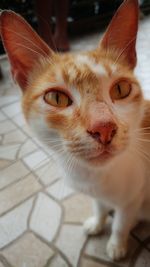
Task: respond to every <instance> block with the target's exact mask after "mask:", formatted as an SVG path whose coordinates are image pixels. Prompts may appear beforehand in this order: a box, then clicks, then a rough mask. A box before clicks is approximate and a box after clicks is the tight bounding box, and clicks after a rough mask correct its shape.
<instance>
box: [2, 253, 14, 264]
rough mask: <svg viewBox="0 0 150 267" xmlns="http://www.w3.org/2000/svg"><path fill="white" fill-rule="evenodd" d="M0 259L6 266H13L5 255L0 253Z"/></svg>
mask: <svg viewBox="0 0 150 267" xmlns="http://www.w3.org/2000/svg"><path fill="white" fill-rule="evenodd" d="M0 260H1V262H2V263H3V264H4V267H13V266H12V265H11V264H10V263H9V262H8V261H7V259H6V258H5V256H3V255H1V254H0Z"/></svg>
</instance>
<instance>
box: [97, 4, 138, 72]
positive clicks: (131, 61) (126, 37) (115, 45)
mask: <svg viewBox="0 0 150 267" xmlns="http://www.w3.org/2000/svg"><path fill="white" fill-rule="evenodd" d="M138 17H139V5H138V0H125V1H124V2H123V4H122V5H121V6H120V8H119V9H118V10H117V12H116V14H115V15H114V17H113V18H112V21H111V22H110V24H109V26H108V28H107V30H106V32H105V34H104V36H103V38H102V41H101V43H100V46H101V47H103V48H104V49H106V51H109V50H110V51H116V52H117V56H118V57H119V58H124V59H125V61H126V63H127V64H128V66H129V67H130V68H131V69H133V68H134V67H135V66H136V48H135V46H136V37H137V30H138Z"/></svg>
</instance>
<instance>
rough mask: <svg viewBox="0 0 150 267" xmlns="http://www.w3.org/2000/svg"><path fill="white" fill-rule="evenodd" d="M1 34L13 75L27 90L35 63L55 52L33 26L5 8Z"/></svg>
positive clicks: (2, 13)
mask: <svg viewBox="0 0 150 267" xmlns="http://www.w3.org/2000/svg"><path fill="white" fill-rule="evenodd" d="M0 34H1V38H2V41H3V44H4V47H5V50H6V52H7V55H8V58H9V61H10V64H11V71H12V75H13V77H14V79H15V80H16V81H17V83H18V84H19V85H20V87H21V88H22V89H23V90H25V89H26V86H27V81H28V77H29V74H30V73H31V71H32V69H33V68H34V66H35V64H37V62H38V61H39V60H40V59H41V58H45V57H49V56H50V55H52V53H53V52H52V50H51V49H50V48H49V47H48V45H47V44H46V43H45V42H44V41H43V40H42V39H41V38H40V37H39V36H38V34H37V33H36V32H35V31H34V30H33V29H32V28H31V26H30V25H29V24H28V23H27V22H26V21H25V20H24V19H23V18H22V17H21V16H20V15H18V14H16V13H14V12H13V11H9V10H4V11H2V12H1V13H0Z"/></svg>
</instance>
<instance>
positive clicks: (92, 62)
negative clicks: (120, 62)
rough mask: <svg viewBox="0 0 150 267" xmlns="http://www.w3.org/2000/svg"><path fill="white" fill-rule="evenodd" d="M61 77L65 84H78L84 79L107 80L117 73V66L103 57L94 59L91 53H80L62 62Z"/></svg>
mask: <svg viewBox="0 0 150 267" xmlns="http://www.w3.org/2000/svg"><path fill="white" fill-rule="evenodd" d="M63 64H64V65H63V67H62V75H63V78H64V79H65V81H67V82H70V83H71V82H74V83H76V82H78V80H80V82H82V81H84V80H85V78H87V79H88V81H90V80H92V81H93V80H94V79H95V80H97V78H101V77H106V78H109V77H110V76H111V75H112V74H114V73H115V72H117V66H116V65H115V64H114V63H113V62H112V61H111V60H109V61H108V60H106V59H105V58H104V57H102V56H101V57H99V58H96V57H95V56H94V54H91V53H84V54H83V53H81V54H76V55H69V56H68V57H66V58H65V62H63Z"/></svg>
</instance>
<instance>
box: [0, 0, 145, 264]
mask: <svg viewBox="0 0 150 267" xmlns="http://www.w3.org/2000/svg"><path fill="white" fill-rule="evenodd" d="M138 14H139V7H138V0H126V1H124V2H123V3H122V5H121V6H120V7H119V9H118V11H117V12H116V14H115V15H114V17H113V19H112V21H111V22H110V24H109V26H108V28H107V29H106V32H105V33H104V35H103V37H102V39H101V41H100V43H99V45H98V47H97V48H95V49H94V50H92V51H88V52H79V53H66V54H57V53H55V52H53V51H52V50H51V49H50V48H49V47H48V46H47V45H46V44H45V43H44V41H42V40H41V38H40V37H39V36H38V35H37V33H35V31H34V30H33V29H32V28H31V27H30V26H29V25H28V24H27V22H26V21H25V20H24V19H23V18H22V17H21V16H19V15H17V14H16V13H14V12H12V11H3V12H1V15H0V32H1V38H2V40H3V44H4V47H5V49H6V52H7V55H8V59H9V61H10V65H11V71H12V75H13V77H14V80H15V81H17V83H18V84H19V86H20V87H21V89H22V92H23V97H22V107H23V112H24V115H25V118H26V120H27V122H28V124H29V125H30V127H31V128H32V129H33V131H34V132H35V134H36V135H37V136H38V137H39V139H40V140H41V141H42V142H43V143H44V144H45V145H46V146H47V148H48V149H51V150H52V151H54V155H55V158H56V160H57V162H58V163H59V166H60V170H61V173H62V174H63V176H64V177H65V178H66V179H67V181H68V183H70V185H71V186H73V187H74V188H75V189H76V190H78V191H82V192H84V193H85V194H88V195H90V196H91V197H92V198H93V211H94V215H93V217H91V218H89V219H88V220H87V221H86V222H85V224H84V228H85V230H86V232H87V233H88V234H97V233H100V232H102V230H103V228H104V225H105V221H106V218H107V216H108V213H109V212H110V211H111V210H113V211H114V216H113V222H112V232H111V236H110V239H109V241H108V244H107V248H106V250H107V254H108V256H109V257H110V258H111V259H112V260H119V259H121V258H123V257H125V255H126V254H127V247H128V246H127V244H128V237H129V233H130V231H131V229H132V228H133V227H134V226H135V225H136V223H137V222H138V221H139V220H142V219H149V218H150V212H149V210H150V168H149V152H150V142H149V141H150V138H149V137H150V102H149V101H147V100H144V97H143V94H142V90H141V87H140V84H139V82H138V80H137V78H136V77H135V75H134V68H135V66H136V61H137V60H136V48H135V46H136V36H137V30H138Z"/></svg>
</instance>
